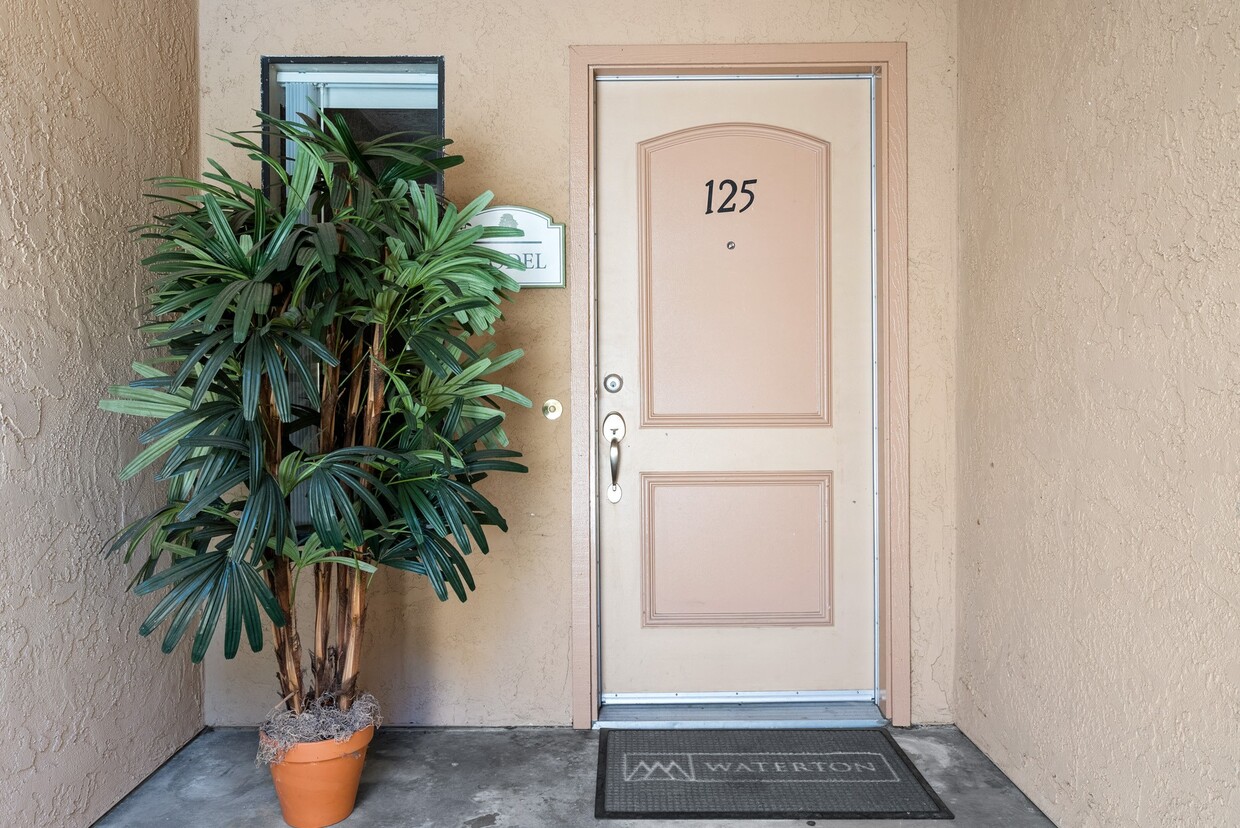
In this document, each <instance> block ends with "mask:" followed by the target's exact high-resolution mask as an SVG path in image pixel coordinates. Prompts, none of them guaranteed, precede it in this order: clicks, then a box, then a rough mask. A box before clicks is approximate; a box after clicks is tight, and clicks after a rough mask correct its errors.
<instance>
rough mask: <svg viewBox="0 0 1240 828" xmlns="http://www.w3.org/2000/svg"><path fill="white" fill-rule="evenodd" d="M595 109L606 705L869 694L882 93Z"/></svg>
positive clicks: (674, 90) (696, 96)
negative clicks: (677, 696)
mask: <svg viewBox="0 0 1240 828" xmlns="http://www.w3.org/2000/svg"><path fill="white" fill-rule="evenodd" d="M597 102H598V111H597V116H596V125H597V130H598V133H597V136H596V153H597V165H598V166H597V174H596V181H597V196H596V209H597V228H598V238H597V255H598V260H597V268H598V300H599V304H598V311H597V312H598V336H599V342H598V353H599V364H598V375H599V376H600V377H604V376H606V375H609V374H617V375H619V376H620V377H622V379H623V385H622V387H621V388H620V389H619V390H618V391H616V392H614V393H612V392H608V391H606V390H603V389H600V390H599V392H598V393H599V404H600V410H599V420H600V422H601V421H602V419H603V417H604V416H605V415H607V414H608V413H609V412H612V411H616V412H619V413H620V414H621V416H623V417H624V419H625V421H626V423H627V429H626V433H625V435H624V437H623V439H621V440H620V441H619V442H618V448H619V469H618V483H619V487H620V490H621V492H622V495H621V497H620V498H619V500H618V502H615V503H612V502H609V499H608V498H606V497H602V496H601V495H603V494H604V493H605V492H606V491H607V489H608V487H609V486H610V484H611V468H610V466H609V464H608V463H607V462H606V459H604V462H602V463H600V480H599V494H600V502H599V533H600V562H599V563H600V569H599V573H600V575H599V577H600V623H601V632H600V634H601V656H602V689H603V692H604V693H608V694H611V693H670V692H729V691H738V692H743V691H775V692H778V691H824V690H858V689H868V688H872V687H873V682H874V618H875V616H874V571H873V565H874V488H873V486H874V477H873V413H874V412H873V399H874V394H873V385H872V372H873V362H872V360H873V336H872V324H873V322H872V270H871V264H872V263H871V255H872V253H871V206H872V205H871V179H870V164H871V155H870V148H871V136H870V128H871V127H870V124H871V120H870V105H871V104H870V83H869V81H868V80H864V79H834V78H833V79H821V80H782V79H781V80H684V81H641V80H632V81H627V80H625V81H606V82H601V83H600V84H599V85H598V96H597ZM599 440H600V443H599V449H600V457H602V458H607V457H608V451H609V449H610V445H609V441H608V440H607V439H604V436H603V435H601V434H600V435H599Z"/></svg>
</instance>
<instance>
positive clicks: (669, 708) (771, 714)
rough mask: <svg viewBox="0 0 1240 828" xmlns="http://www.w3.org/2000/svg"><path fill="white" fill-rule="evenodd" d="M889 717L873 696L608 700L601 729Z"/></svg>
mask: <svg viewBox="0 0 1240 828" xmlns="http://www.w3.org/2000/svg"><path fill="white" fill-rule="evenodd" d="M886 724H887V719H885V718H884V717H883V714H882V713H881V712H879V709H878V705H876V704H874V703H873V702H872V701H822V702H810V701H798V702H760V703H753V702H750V703H747V704H722V703H718V702H715V703H708V704H615V703H612V704H605V705H603V706H602V708H600V709H599V712H598V721H596V722H595V723H594V729H595V730H602V729H604V728H616V729H628V730H663V729H671V730H675V729H688V728H697V729H706V728H717V729H738V730H740V729H746V730H758V729H762V728H772V729H781V728H817V727H846V728H860V727H883V726H885V725H886Z"/></svg>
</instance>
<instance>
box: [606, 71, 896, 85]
mask: <svg viewBox="0 0 1240 828" xmlns="http://www.w3.org/2000/svg"><path fill="white" fill-rule="evenodd" d="M873 77H875V75H874V73H871V72H866V73H865V74H860V75H833V74H830V73H819V74H808V73H806V74H791V75H595V76H594V80H595V81H597V82H599V83H605V82H607V81H734V80H869V79H871V78H873Z"/></svg>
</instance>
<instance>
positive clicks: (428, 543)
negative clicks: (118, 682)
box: [101, 113, 529, 828]
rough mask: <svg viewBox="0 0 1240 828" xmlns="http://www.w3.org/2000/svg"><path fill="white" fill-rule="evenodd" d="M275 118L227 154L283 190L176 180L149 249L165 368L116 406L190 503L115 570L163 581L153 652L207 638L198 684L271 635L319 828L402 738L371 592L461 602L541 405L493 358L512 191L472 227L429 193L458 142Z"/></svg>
mask: <svg viewBox="0 0 1240 828" xmlns="http://www.w3.org/2000/svg"><path fill="white" fill-rule="evenodd" d="M259 117H260V118H261V119H262V121H263V127H262V129H261V130H260V132H261V133H263V135H264V136H265V137H266V138H267V139H268V140H267V144H268V145H269V146H270V147H272V148H273V149H271V150H265V149H264V147H263V146H262V144H261V143H260V142H259V141H256V140H253V139H251V138H250V137H247V134H243V133H227V134H225V136H223V137H224V139H225V140H227V141H228V142H229V143H231V144H232V145H233V146H235V147H238V148H240V149H242V150H244V151H245V152H246V153H247V154H248V155H249V157H250V158H251V159H253V160H255V161H257V162H258V163H259V164H260V165H261V166H262V167H263V168H265V170H266V174H267V176H268V177H269V178H270V181H271V182H272V186H270V187H268V188H262V187H255V186H252V185H250V184H247V183H245V182H244V181H242V180H239V179H238V178H236V177H234V176H233V175H231V174H230V173H229V172H228V171H226V170H225V169H224V168H223V167H222V166H220V165H219V164H216V163H215V162H211V166H212V168H213V170H212V171H211V172H208V173H205V174H204V175H203V178H202V180H194V179H180V178H167V179H158V180H157V183H158V184H159V187H160V194H157V195H155V196H154V198H155V199H157V200H158V201H159V202H160V203H161V204H162V205H165V206H167V207H169V208H170V212H168V213H167V214H166V215H161V216H159V217H157V218H156V219H155V220H154V222H153V223H152V224H150V225H147V226H145V227H142V228H138V230H139V232H141V235H142V236H143V237H144V238H147V239H153V240H154V241H155V245H156V249H155V252H154V254H153V255H151V256H150V257H149V258H147V259H145V260H144V264H145V265H146V266H147V267H148V268H149V269H150V270H151V271H152V272H153V273H154V274H155V275H156V277H157V278H156V279H155V281H154V284H153V286H152V287H151V289H150V292H149V295H148V305H147V308H146V315H147V317H148V319H149V321H148V323H147V324H145V325H144V327H143V330H144V331H146V332H147V334H148V335H149V341H150V345H151V346H152V347H153V348H155V349H157V351H156V353H157V354H158V356H155V357H153V358H151V359H148V360H146V361H144V362H137V363H135V364H134V366H133V368H134V371H135V372H136V373H137V375H138V378H137V379H136V380H135V381H133V382H131V383H129V384H128V385H125V386H115V387H113V388H111V389H110V398H109V399H105V400H104V401H103V402H102V403H101V406H102V407H103V408H104V409H106V410H108V411H112V412H116V413H119V414H126V415H132V416H137V417H142V418H149V419H154V420H155V421H156V422H155V423H154V424H153V425H151V426H150V428H148V429H147V430H146V431H145V432H143V433H142V435H141V442H142V443H143V444H145V448H143V449H142V450H141V451H140V452H139V453H138V454H137V455H136V456H135V457H134V458H133V460H132V461H131V462H130V463H129V464H128V465H126V466H125V468H124V469H123V470H122V472H121V477H122V478H130V477H133V476H134V475H136V474H138V473H139V472H141V471H142V470H143V469H145V468H147V467H149V466H151V465H153V464H155V463H158V462H160V461H161V460H162V465H161V466H160V467H159V470H158V473H157V474H156V477H157V479H159V480H162V481H166V483H167V502H166V503H165V504H164V505H163V506H162V507H161V508H159V509H157V510H155V511H154V512H152V513H150V514H148V515H145V516H144V517H141V518H139V519H137V520H135V521H134V522H133V523H131V524H129V525H128V526H127V527H125V528H124V529H123V530H122V531H121V532H120V533H119V534H118V535H117V536H116V537H115V538H113V540H112V541H111V542H110V544H109V548H110V549H111V550H113V551H120V552H123V554H124V558H125V560H126V561H127V562H128V561H130V560H132V559H134V558H135V557H136V558H138V559H139V560H140V566H139V567H138V569H137V573H136V574H135V576H134V579H133V581H132V583H131V588H132V590H133V591H134V592H136V593H138V594H148V593H155V592H160V591H163V593H164V594H163V596H162V598H160V600H159V601H158V602H157V603H156V604H155V607H154V609H153V610H152V611H151V613H150V615H149V617H148V618H147V619H146V621H145V622H144V623H143V624H142V627H141V629H140V632H141V633H142V634H143V635H149V634H150V633H152V632H154V631H155V630H156V629H157V628H160V627H164V628H165V632H164V635H163V650H164V651H165V652H170V651H172V650H173V649H174V648H175V647H176V646H177V644H178V642H180V641H181V640H182V639H183V638H184V637H185V636H186V635H187V633H188V632H189V631H190V629H191V627H193V628H194V631H193V635H192V643H191V645H190V647H191V657H192V659H193V660H194V661H200V660H201V659H202V658H203V656H204V655H205V654H206V652H207V649H208V646H209V644H210V642H211V641H212V640H213V638H214V637H215V635H216V633H217V632H218V631H220V630H221V629H222V631H223V642H222V643H223V650H224V656H225V657H226V658H232V657H234V656H235V655H236V654H237V651H238V649H239V647H240V644H241V640H242V638H245V640H246V642H247V643H248V645H249V646H250V648H251V649H252V650H254V651H258V650H260V649H261V648H262V646H263V643H264V623H265V622H264V617H265V619H266V621H267V622H270V625H271V626H270V631H271V639H272V644H273V645H274V651H275V657H276V670H277V675H278V678H279V685H280V687H279V693H280V696H281V697H282V698H283V708H284V709H283V710H281V711H280V712H279V713H277V714H274V715H273V716H272V717H270V718H269V720H268V721H267V722H266V723H265V724H264V725H263V727H262V729H261V733H260V741H261V745H262V747H261V750H260V759H264V760H266V761H267V762H269V763H270V764H271V768H272V776H273V778H274V780H275V782H276V785H277V789H278V793H280V795H281V806H282V808H283V809H284V814H285V820H286V821H287V822H288V823H289V824H290V825H294V826H297V828H317V827H318V826H325V825H330V824H333V823H335V822H338V821H340V820H342V819H344V818H345V817H346V816H348V814H349V813H350V812H351V811H352V809H353V804H354V799H355V796H356V792H357V785H358V778H359V776H360V773H361V764H362V761H363V759H364V756H365V750H366V745H367V743H368V742H369V741H370V737H371V734H372V733H373V731H374V727H375V726H376V725H377V724H378V723H379V719H378V712H377V707H376V705H375V703H374V699H373V698H372V697H370V696H369V695H366V694H362V693H361V692H360V691H359V687H358V676H359V673H360V671H361V655H362V654H361V646H362V636H363V630H364V627H365V620H366V592H367V586H368V584H369V582H370V579H371V577H372V576H373V575H374V574H375V573H376V572H377V570H379V569H380V568H383V567H388V568H392V569H398V570H403V571H405V572H412V573H416V574H418V575H421V576H423V577H425V578H427V579H428V580H429V581H430V584H431V586H432V588H433V589H434V591H435V593H436V595H438V597H439V598H440V599H441V600H447V599H448V598H449V596H455V597H456V598H457V599H459V600H461V601H464V600H465V599H466V596H467V595H468V592H469V591H470V590H472V589H473V588H474V579H473V576H472V575H471V574H470V570H469V566H468V564H467V558H466V556H468V555H469V554H470V553H471V552H472V551H474V550H478V551H480V552H483V553H485V552H486V551H487V536H486V532H485V529H484V527H487V526H495V527H498V528H499V529H501V530H506V529H507V527H506V525H505V523H504V519H503V517H502V516H501V515H500V512H499V510H498V509H497V508H496V507H495V506H494V505H493V504H492V503H491V502H490V501H488V500H487V498H486V497H485V496H484V495H483V494H482V492H481V491H480V490H479V489H478V485H477V484H478V483H479V482H480V481H482V480H483V478H485V477H486V475H487V474H488V473H489V472H492V471H511V472H523V471H525V468H524V467H523V466H521V465H518V464H517V463H515V462H514V460H513V458H515V457H518V456H520V455H519V453H518V452H516V451H511V450H508V449H507V448H505V446H506V445H507V438H506V437H505V435H504V431H503V428H502V422H503V419H504V413H503V411H502V410H501V409H500V407H499V401H501V400H506V401H508V402H511V403H516V404H519V405H526V406H528V405H529V401H528V400H527V399H526V398H525V397H523V396H521V395H520V394H518V393H517V392H515V391H513V390H512V389H510V388H508V387H506V386H505V385H503V384H501V383H499V382H496V381H494V380H493V379H491V375H493V374H495V373H496V372H497V371H499V370H500V369H502V368H504V367H505V366H507V365H509V364H511V363H512V362H513V361H515V360H516V359H518V358H519V357H520V356H521V352H520V351H519V350H515V351H510V352H508V353H505V354H502V355H497V354H496V353H495V344H494V342H493V341H492V339H491V337H492V334H493V333H494V327H493V326H494V324H495V323H496V322H497V321H498V320H499V319H500V318H502V313H501V309H500V305H501V303H502V302H503V301H504V300H505V299H506V298H507V293H508V292H509V291H515V290H517V289H518V286H517V284H516V282H514V281H513V280H512V279H511V278H510V277H508V276H507V275H505V274H504V273H503V272H502V271H501V270H500V268H499V265H501V264H502V265H507V266H510V267H519V263H518V262H517V261H516V260H515V259H513V258H511V257H507V256H504V255H503V254H500V253H497V252H495V251H492V250H490V249H487V248H486V247H483V246H481V245H479V244H478V242H480V241H481V240H483V239H485V238H488V237H493V236H501V235H519V231H514V230H511V229H509V228H498V227H487V228H483V227H471V226H470V224H469V222H470V220H471V219H472V218H473V217H474V216H475V215H476V214H477V213H478V211H479V210H481V209H482V208H483V207H485V206H486V204H487V203H488V202H489V200H490V198H491V195H490V193H486V194H484V195H482V196H480V197H478V198H477V199H475V200H474V201H473V202H471V203H470V204H469V205H468V206H466V207H464V208H461V209H458V208H457V207H455V206H454V205H452V204H450V203H447V202H445V201H444V200H443V199H441V198H440V197H438V196H437V195H436V193H435V190H434V189H433V187H432V186H431V185H430V184H427V183H419V182H425V181H426V180H427V179H430V178H433V177H434V176H436V175H438V174H439V173H440V172H441V171H443V170H444V169H446V168H448V167H451V166H453V165H455V164H458V163H460V162H461V160H462V159H461V158H460V157H459V156H445V155H443V153H442V149H443V147H445V146H446V145H447V144H448V143H450V142H448V141H446V140H441V139H421V140H408V139H405V138H402V137H401V136H385V137H383V138H379V139H376V140H374V141H370V142H359V141H356V140H355V139H354V138H353V136H352V135H351V134H350V131H349V129H348V127H347V125H346V123H345V122H344V120H343V118H339V117H337V118H336V119H324V120H323V121H322V123H317V122H314V121H310V120H307V122H306V123H304V124H299V123H293V122H289V121H284V120H279V119H276V118H272V117H270V116H266V115H263V114H262V113H260V114H259ZM251 134H252V133H251ZM282 148H287V150H284V149H282ZM306 585H309V586H311V587H312V588H313V601H312V607H313V628H312V630H310V638H309V640H308V641H304V642H303V639H302V637H301V630H300V628H299V625H298V612H299V610H301V611H305V612H309V606H308V605H307V604H306V602H305V601H304V600H303V601H302V602H301V604H302V606H301V607H299V601H298V600H297V598H298V593H297V590H298V588H299V586H300V587H301V588H302V589H303V590H304V589H305V588H306ZM285 787H288V791H287V792H286V791H284V790H282V789H283V788H285ZM324 794H326V795H324Z"/></svg>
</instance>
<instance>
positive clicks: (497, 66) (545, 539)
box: [199, 0, 956, 724]
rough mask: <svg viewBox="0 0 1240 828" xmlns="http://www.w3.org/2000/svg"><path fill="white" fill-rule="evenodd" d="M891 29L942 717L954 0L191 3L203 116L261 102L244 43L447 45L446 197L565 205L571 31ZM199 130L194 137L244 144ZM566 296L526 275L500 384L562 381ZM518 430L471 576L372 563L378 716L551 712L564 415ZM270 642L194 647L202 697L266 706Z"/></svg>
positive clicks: (922, 527) (231, 719)
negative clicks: (440, 594)
mask: <svg viewBox="0 0 1240 828" xmlns="http://www.w3.org/2000/svg"><path fill="white" fill-rule="evenodd" d="M867 40H868V41H886V40H907V41H908V42H909V44H910V45H909V59H910V70H911V76H912V77H911V85H910V93H909V109H910V123H911V129H910V136H909V160H910V165H909V166H910V182H909V183H910V203H911V209H910V258H911V261H910V265H911V267H910V281H911V299H912V321H911V328H912V340H911V347H910V353H911V356H912V472H911V474H912V495H913V514H912V539H913V614H914V629H913V650H914V652H913V664H914V676H913V679H914V684H913V686H914V698H913V709H914V718H915V719H917V720H919V721H945V720H948V719H950V718H951V705H950V702H949V699H950V694H951V686H952V676H953V670H954V667H953V657H954V655H953V648H954V643H955V636H954V630H953V624H954V621H955V609H954V606H953V596H954V589H955V587H954V575H953V555H954V544H955V538H954V529H955V527H954V509H955V492H956V486H955V468H954V456H955V454H954V452H955V445H954V441H955V433H956V431H955V424H954V419H953V404H954V399H955V391H954V372H953V367H952V361H953V359H954V355H955V331H956V324H955V302H956V277H955V264H956V252H955V238H956V212H955V201H954V194H955V192H956V182H955V169H954V159H955V153H956V132H955V104H956V98H955V77H956V76H955V43H956V19H955V0H937V1H936V0H924V1H922V2H913V1H912V0H909V1H908V2H894V1H893V2H882V3H873V2H868V0H846V1H843V2H819V1H818V0H788V1H787V2H779V3H760V2H731V1H730V0H729V1H726V2H720V1H719V0H687V1H686V2H674V3H673V2H666V0H640V2H616V0H588V1H581V2H567V1H565V2H559V3H555V2H546V0H508V1H507V2H494V3H480V2H466V3H461V2H448V1H447V0H417V1H416V2H410V1H409V0H371V2H358V1H357V0H352V1H350V2H339V3H335V4H331V5H324V4H322V3H312V2H297V0H271V1H270V2H265V3H253V2H249V0H216V2H211V3H204V4H202V9H201V15H200V30H199V49H200V80H201V89H202V107H201V112H200V123H201V126H202V128H203V130H204V132H209V131H211V130H216V129H220V128H240V127H245V126H247V125H249V124H251V123H252V122H253V120H254V118H253V115H252V114H251V111H252V110H253V109H255V108H257V107H258V105H259V58H260V56H261V55H264V54H268V55H313V54H329V55H349V54H354V55H392V54H428V55H440V54H442V55H444V56H445V60H446V67H447V89H446V94H447V126H448V134H449V136H451V137H454V138H455V139H456V140H457V142H458V144H457V149H459V150H460V151H461V152H462V153H463V154H464V155H465V156H466V158H467V163H466V165H465V166H464V167H463V168H458V169H455V170H452V171H451V172H449V174H448V179H447V189H448V194H449V196H451V197H453V198H457V199H461V198H466V197H469V196H472V195H473V194H475V193H476V192H478V191H481V190H483V189H488V188H489V189H492V190H494V191H495V192H496V194H497V196H498V199H499V200H500V202H508V203H519V204H526V205H529V206H532V207H535V208H538V209H540V210H544V211H546V212H548V213H550V214H552V215H554V216H557V217H559V218H561V219H563V218H565V217H566V215H567V212H568V157H567V152H568V111H567V110H568V46H569V45H570V44H603V43H729V42H767V43H780V42H790V41H802V42H804V41H809V42H829V41H867ZM226 149H227V148H225V147H222V146H219V145H216V144H215V143H214V142H204V144H203V151H204V155H207V156H213V157H217V158H221V159H227V160H228V161H229V163H230V164H232V163H239V162H237V159H236V158H235V156H230V155H229V154H228V153H227V152H226V151H225V150H226ZM567 300H568V296H567V293H566V292H565V291H559V290H544V291H530V292H528V293H525V294H522V295H521V296H520V297H519V298H518V300H517V302H516V304H515V306H514V307H513V308H512V309H511V311H510V313H509V317H510V319H509V322H508V324H507V327H506V329H505V330H506V333H505V338H506V339H507V340H508V341H509V342H510V343H511V344H514V345H520V346H522V347H525V348H526V349H527V351H528V354H529V356H528V358H527V359H526V360H525V361H524V362H522V363H521V364H519V365H518V366H517V367H515V368H514V369H513V371H512V373H511V377H510V378H511V382H512V383H513V384H514V385H515V386H517V387H518V388H520V389H521V390H522V391H524V392H525V393H527V394H528V395H529V396H530V397H532V398H533V399H534V400H535V401H536V404H541V402H542V401H543V400H545V399H547V398H551V397H555V398H558V399H560V400H566V399H567V398H568V385H569V378H568V346H569V342H568V329H569V316H568V301H567ZM510 434H511V435H512V437H513V440H514V443H515V444H516V445H517V446H518V447H519V448H521V449H523V450H524V451H525V452H526V454H527V455H528V459H529V464H530V466H531V467H532V471H531V473H530V474H529V476H528V477H526V478H521V479H508V480H503V481H500V480H495V481H493V483H494V485H493V486H492V487H491V489H490V492H491V493H493V494H494V495H495V499H496V500H497V502H498V503H499V504H501V506H502V507H503V509H504V511H505V513H506V514H507V515H508V516H509V519H510V523H511V531H510V533H509V535H508V536H507V537H505V538H503V539H502V540H501V541H500V542H498V543H496V545H495V548H494V551H493V552H492V553H491V555H490V557H489V558H487V559H485V560H482V561H479V562H478V563H477V564H476V567H477V570H476V574H477V580H478V584H479V587H478V591H477V592H476V593H475V594H474V597H472V598H471V599H470V600H469V602H468V603H467V604H465V605H463V606H462V605H457V604H455V603H453V604H447V605H439V604H438V602H436V601H435V600H434V599H433V597H431V595H430V594H429V590H427V589H426V588H425V587H424V585H423V584H421V583H420V582H419V581H418V580H417V579H416V578H414V577H413V576H402V575H397V574H393V573H383V575H382V576H381V577H380V579H379V581H378V582H377V583H378V587H377V590H378V591H377V594H376V596H375V600H374V602H373V604H372V609H371V617H370V626H369V642H370V649H369V654H368V658H369V661H368V662H367V663H366V665H365V668H364V673H363V681H364V683H365V684H366V685H367V686H369V687H370V688H371V689H372V690H374V692H375V693H376V694H377V695H378V696H379V699H380V702H381V703H382V704H383V705H384V707H385V710H386V715H387V718H388V720H389V721H391V722H397V723H400V722H422V723H442V724H447V723H454V724H518V723H549V724H567V723H568V722H569V720H570V716H569V689H570V680H569V614H570V613H569V593H570V588H569V583H570V582H569V576H570V564H569V552H570V550H569V505H570V501H569V433H568V420H567V418H564V419H560V420H559V421H556V422H548V421H546V420H544V419H543V418H542V417H541V416H540V415H539V414H538V413H536V412H521V413H518V414H516V415H515V416H514V417H513V418H512V420H511V427H510ZM271 658H272V657H271V655H270V653H268V652H264V653H262V654H260V655H258V656H253V655H248V654H247V655H245V656H243V657H241V658H239V659H238V660H236V661H234V662H231V663H226V662H224V661H223V660H222V659H221V658H219V657H218V653H217V654H216V655H215V656H214V657H213V659H212V660H211V661H210V663H209V664H208V666H207V692H206V717H207V721H208V722H211V723H244V722H253V721H255V720H257V719H258V718H260V717H261V716H262V715H263V713H264V712H265V711H266V710H267V709H268V708H269V707H271V706H272V705H273V704H275V703H276V702H277V701H278V699H277V698H276V697H275V691H274V688H273V681H272V675H273V672H274V670H273V668H272V662H271Z"/></svg>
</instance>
